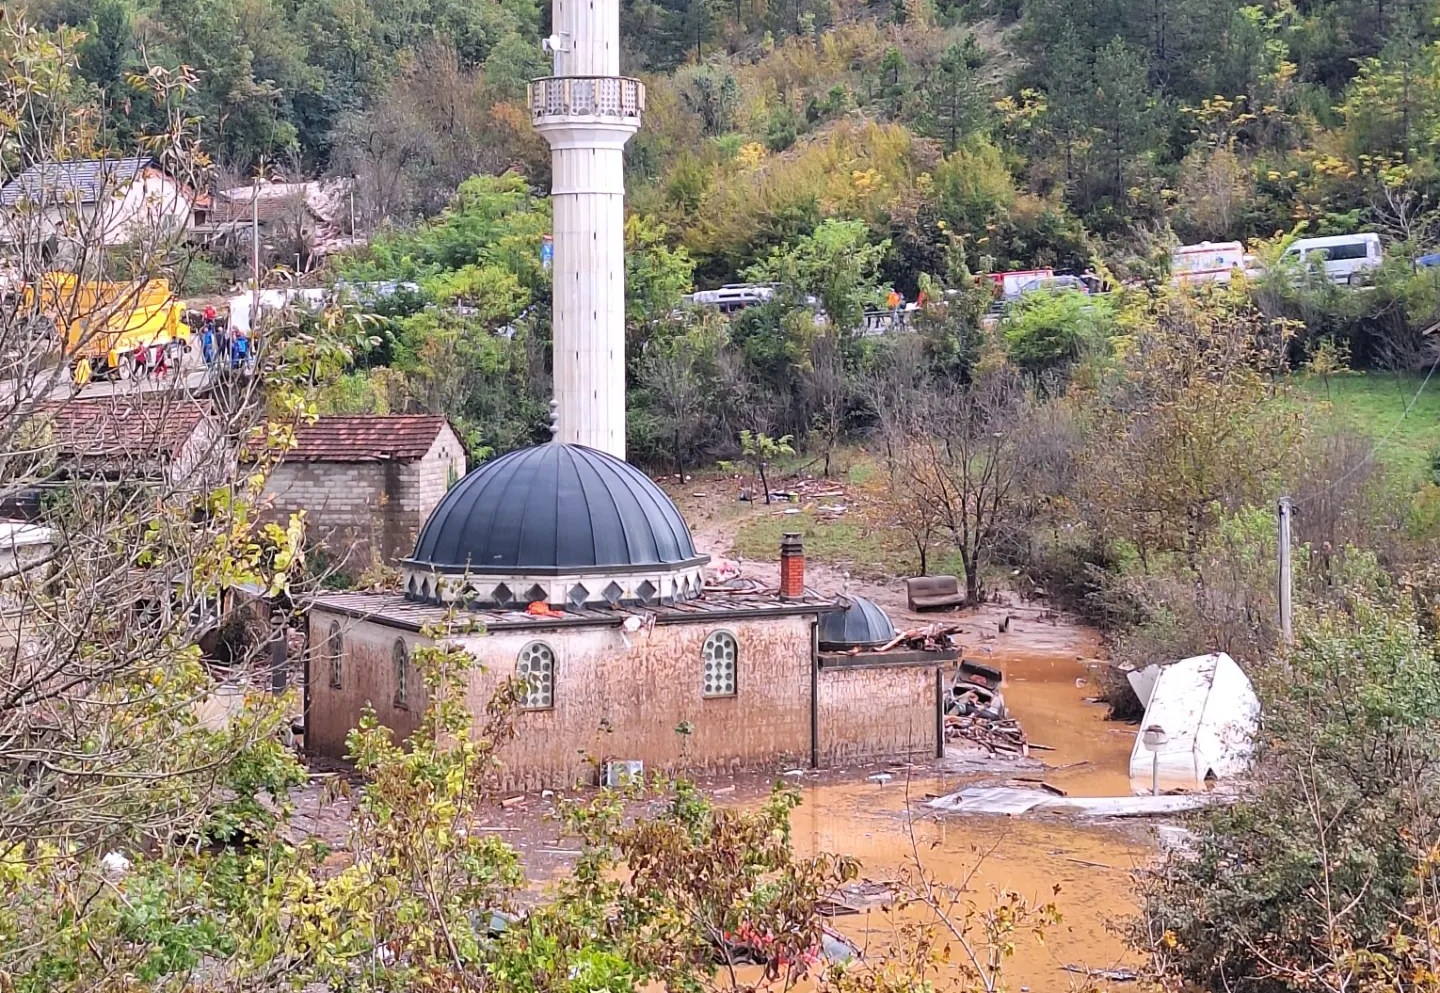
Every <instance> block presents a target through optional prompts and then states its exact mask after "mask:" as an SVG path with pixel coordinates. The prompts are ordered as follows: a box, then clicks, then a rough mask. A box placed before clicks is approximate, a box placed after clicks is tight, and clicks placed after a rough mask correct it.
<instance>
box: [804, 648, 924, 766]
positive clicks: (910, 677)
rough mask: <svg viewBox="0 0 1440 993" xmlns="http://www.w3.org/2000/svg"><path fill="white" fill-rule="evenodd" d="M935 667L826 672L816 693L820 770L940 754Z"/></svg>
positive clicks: (863, 667) (883, 666) (859, 667)
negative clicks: (883, 759) (859, 763)
mask: <svg viewBox="0 0 1440 993" xmlns="http://www.w3.org/2000/svg"><path fill="white" fill-rule="evenodd" d="M935 673H936V667H935V666H934V665H933V664H921V665H889V664H885V663H880V664H870V665H864V664H862V665H854V666H846V667H843V668H828V667H827V668H824V669H822V670H821V672H820V678H819V687H818V689H819V692H818V694H817V702H818V707H817V713H818V715H819V729H818V731H819V746H820V747H819V756H818V757H819V761H820V765H821V766H830V765H841V764H844V763H846V762H857V761H861V760H865V759H875V758H892V757H901V756H913V757H917V758H921V757H925V758H934V757H935V753H936V747H937V746H936V733H937V729H936V716H935V715H936V710H937V707H938V703H937V701H936V696H935V685H936V683H935V678H936V677H935Z"/></svg>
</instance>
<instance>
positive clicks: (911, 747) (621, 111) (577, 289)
mask: <svg viewBox="0 0 1440 993" xmlns="http://www.w3.org/2000/svg"><path fill="white" fill-rule="evenodd" d="M553 24H554V26H555V32H556V33H555V34H553V35H551V36H550V38H548V39H546V47H547V49H549V50H551V51H552V52H553V53H554V64H555V69H554V71H555V75H553V76H549V77H545V78H542V79H537V80H535V81H534V82H533V83H532V84H531V91H530V102H531V109H532V113H533V116H534V121H535V126H536V128H537V130H539V131H540V132H541V133H542V134H543V135H544V136H545V137H546V139H547V141H548V142H549V143H550V146H551V155H552V164H553V177H554V178H553V185H552V191H551V195H552V201H553V208H554V260H553V268H552V272H553V276H554V287H555V289H554V293H555V300H554V339H555V345H554V356H555V358H554V363H555V368H554V380H555V400H556V437H555V440H554V441H552V442H550V443H548V444H545V445H539V446H536V447H533V448H528V449H522V450H520V451H516V452H511V453H510V454H508V455H505V456H503V457H501V458H498V459H495V460H493V461H490V462H487V463H485V464H484V465H482V466H480V467H479V468H477V469H475V470H474V471H472V472H471V473H469V474H468V475H467V476H465V477H464V478H463V479H461V480H460V481H459V482H457V483H456V484H455V485H454V486H453V487H452V488H451V489H450V490H449V492H448V493H447V494H446V495H445V497H444V498H443V499H442V500H441V501H440V503H439V505H438V506H437V507H436V508H435V510H434V511H433V513H432V514H431V515H430V517H429V519H428V520H427V521H426V522H425V524H424V526H423V527H422V528H421V530H420V534H419V538H418V540H417V541H416V544H415V551H414V553H413V555H411V557H410V558H408V559H406V560H404V562H403V568H404V576H405V579H404V589H403V592H399V593H343V594H333V595H328V596H322V597H319V598H317V599H316V600H315V601H314V602H313V604H312V606H311V610H310V613H309V624H310V645H311V651H310V653H309V672H308V676H307V680H306V702H305V711H306V712H305V726H306V731H307V740H308V744H309V745H310V747H311V748H312V749H313V750H315V751H317V752H318V753H320V754H324V755H330V756H334V757H343V755H344V752H345V737H346V734H347V732H348V731H349V730H350V728H352V727H354V726H355V725H356V723H357V722H358V719H359V717H360V714H361V712H362V711H363V709H364V708H365V707H367V706H369V707H373V708H374V709H375V711H376V713H377V715H378V718H379V720H380V721H381V723H383V724H385V725H386V726H387V727H390V728H391V729H392V730H394V731H395V733H396V734H397V735H401V736H403V735H405V734H408V733H409V732H410V731H412V730H413V729H414V728H415V727H416V726H417V724H418V721H419V718H420V714H421V712H422V711H423V710H424V707H425V687H424V685H423V684H422V682H421V681H420V679H419V678H418V676H417V674H416V671H415V667H414V664H413V662H412V658H411V657H412V653H413V652H414V650H415V648H416V646H417V645H423V644H426V643H429V642H431V641H432V639H434V638H443V640H444V641H445V642H446V643H447V644H452V645H456V646H458V647H461V648H464V649H465V650H467V651H468V652H470V654H471V655H473V656H474V657H475V658H476V659H477V660H478V661H479V663H480V664H479V665H478V666H477V667H476V668H475V669H474V670H472V672H471V674H470V677H469V681H468V685H467V689H466V703H467V704H468V706H469V707H470V709H471V711H472V713H474V714H476V715H477V720H479V721H483V720H484V719H485V715H486V713H487V709H488V707H489V704H490V701H491V699H492V698H493V696H494V694H495V691H496V689H497V687H498V685H499V684H500V682H501V681H502V680H507V679H512V678H517V677H518V679H519V680H520V681H521V684H522V686H523V692H522V694H521V700H520V709H519V713H518V714H517V716H516V727H515V735H514V737H513V738H512V739H511V740H510V741H508V742H506V744H505V745H504V746H503V747H502V749H501V753H500V755H501V759H502V762H503V764H504V769H505V771H504V778H505V781H506V785H507V786H508V787H509V788H515V789H538V788H542V787H568V786H572V785H574V784H577V783H585V782H595V781H596V779H597V777H598V776H599V775H601V774H602V770H603V768H604V767H605V766H606V764H607V763H610V762H619V761H625V762H630V761H639V762H642V763H644V764H645V766H646V767H648V768H659V769H667V770H675V771H678V770H682V769H683V770H688V771H692V772H695V771H706V770H728V769H739V768H744V767H765V768H772V767H774V766H775V765H776V764H777V763H783V764H785V765H787V766H790V765H808V766H812V767H813V766H825V765H832V764H837V763H845V762H854V761H863V760H870V759H878V758H886V757H902V756H934V755H937V754H940V753H941V752H942V751H943V740H944V737H943V723H942V714H941V709H940V708H941V697H942V693H943V689H944V687H943V682H942V681H943V670H944V668H945V664H946V663H948V662H953V660H954V654H953V653H944V652H895V651H890V652H880V651H876V650H875V649H876V648H877V647H879V646H884V645H885V644H886V643H887V642H889V641H890V640H891V639H892V638H893V636H894V630H893V628H892V627H891V625H890V622H889V619H888V618H886V617H885V615H884V613H883V612H882V611H880V610H879V609H878V608H876V607H875V606H874V605H873V604H871V603H869V602H868V601H864V600H861V599H859V598H853V597H851V598H844V597H841V598H835V597H827V596H823V595H819V594H817V593H815V592H813V591H811V590H809V589H807V588H806V585H805V559H804V549H803V548H802V547H801V543H800V540H799V538H798V536H795V535H787V536H786V539H785V541H784V542H783V543H782V545H781V547H780V548H779V549H778V550H777V551H778V554H779V556H780V563H781V581H780V586H779V588H778V589H777V590H769V591H763V592H756V591H754V590H740V589H732V588H727V587H726V586H724V585H716V584H712V583H709V582H707V577H706V566H707V563H708V557H707V556H704V555H700V554H697V552H696V549H695V545H694V541H693V539H692V536H691V533H690V529H689V527H688V526H687V525H686V523H685V520H684V518H683V517H682V516H681V514H680V511H679V509H678V508H677V507H676V506H675V504H674V502H673V501H671V499H670V498H669V497H668V496H667V495H666V494H665V493H664V491H663V490H661V489H660V488H659V487H658V486H656V485H655V483H654V482H653V481H651V480H650V479H649V478H648V477H647V476H646V475H645V474H644V473H642V472H640V471H639V470H638V469H636V468H634V467H633V466H631V465H630V464H629V463H627V462H626V461H625V448H624V446H625V371H624V354H625V347H624V346H625V341H624V299H625V293H624V255H623V251H624V243H623V223H624V175H623V163H622V154H623V149H624V146H625V143H626V141H627V140H628V139H629V137H630V135H632V134H634V133H635V131H636V130H637V129H638V128H639V126H640V115H641V113H642V111H643V109H644V102H645V91H644V87H643V85H642V84H641V83H640V82H639V81H638V80H634V79H628V78H625V77H622V76H620V75H619V55H618V53H619V0H584V2H581V0H554V7H553Z"/></svg>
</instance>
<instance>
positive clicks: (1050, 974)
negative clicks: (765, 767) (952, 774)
mask: <svg viewBox="0 0 1440 993" xmlns="http://www.w3.org/2000/svg"><path fill="white" fill-rule="evenodd" d="M930 785H932V784H927V783H911V784H910V789H911V790H912V792H913V791H917V790H918V791H919V795H923V793H924V792H926V791H927V788H928V787H929V786H930ZM905 788H906V787H905V785H903V784H900V783H899V781H898V780H897V781H896V782H895V783H890V784H886V785H884V786H876V785H873V784H862V785H849V784H847V785H842V786H816V787H813V788H811V789H809V790H807V791H806V802H805V804H804V805H803V806H802V807H800V808H799V809H798V810H797V811H796V812H795V814H794V817H793V821H792V824H793V828H794V837H795V847H796V850H797V853H799V854H810V853H813V852H820V851H830V852H845V853H847V854H850V855H854V856H856V857H857V858H859V859H860V860H861V862H862V864H863V866H864V868H863V869H862V875H863V877H864V878H866V879H868V880H872V881H874V882H877V883H879V882H893V881H899V880H902V879H906V878H911V877H912V876H913V873H914V870H915V866H916V865H917V864H918V865H920V866H922V867H923V870H924V872H925V873H926V874H927V875H930V876H932V877H933V878H934V880H935V881H936V882H937V883H941V884H947V885H950V886H965V887H966V888H967V890H968V894H967V898H968V899H971V900H973V901H974V902H975V903H976V904H977V905H978V906H984V905H986V904H987V903H989V902H991V901H992V900H993V899H994V896H995V894H996V893H997V892H998V891H1001V890H1007V891H1014V892H1017V893H1019V894H1020V895H1021V896H1022V897H1024V898H1026V899H1027V900H1032V901H1035V902H1037V903H1045V902H1049V901H1053V902H1054V903H1055V905H1056V907H1057V908H1058V909H1059V911H1060V914H1061V920H1060V923H1059V924H1058V925H1056V926H1054V927H1052V928H1051V929H1050V930H1049V932H1048V933H1047V934H1046V939H1045V942H1044V944H1040V943H1038V942H1035V941H1032V940H1029V939H1028V938H1023V937H1022V938H1021V939H1020V941H1019V945H1018V947H1017V950H1016V954H1015V957H1014V958H1013V959H1012V960H1010V963H1009V964H1008V965H1007V967H1006V969H1005V975H1006V977H1007V978H1008V980H1009V982H1008V986H1009V988H1010V989H1012V990H1016V989H1019V988H1020V987H1021V986H1029V987H1030V988H1031V989H1032V990H1035V991H1037V993H1038V991H1041V990H1058V989H1069V988H1071V987H1072V986H1073V987H1076V988H1078V987H1080V986H1081V985H1082V983H1081V982H1080V980H1081V978H1082V977H1080V976H1077V975H1074V974H1071V973H1067V972H1064V971H1062V970H1063V967H1064V966H1065V965H1069V964H1073V965H1084V966H1087V967H1089V968H1092V969H1101V968H1113V967H1115V966H1117V965H1125V964H1133V956H1130V955H1129V954H1127V950H1126V949H1125V947H1124V944H1123V942H1122V941H1121V940H1120V938H1119V937H1118V936H1116V934H1115V933H1114V932H1113V931H1112V930H1111V929H1110V928H1109V927H1107V925H1108V924H1111V923H1113V922H1114V921H1116V920H1117V919H1118V918H1120V917H1123V916H1125V915H1127V914H1129V913H1131V912H1132V911H1133V910H1134V901H1133V898H1132V897H1131V895H1130V890H1129V881H1128V873H1129V872H1130V870H1131V869H1132V868H1134V867H1135V866H1136V865H1138V864H1140V863H1142V862H1143V861H1144V860H1145V859H1147V858H1148V857H1150V854H1151V852H1152V850H1153V849H1152V847H1151V845H1150V843H1149V841H1148V839H1147V838H1146V835H1145V834H1144V833H1143V831H1142V832H1136V831H1135V830H1134V829H1131V828H1115V827H1079V826H1076V825H1074V824H1071V823H1069V822H1064V821H1056V820H1039V819H1024V818H1004V817H956V816H954V815H949V816H946V817H942V818H936V817H931V816H927V815H925V814H923V813H920V812H919V811H917V812H916V815H915V816H914V817H912V818H907V817H905V816H904V814H903V813H902V811H903V809H904V806H905V800H904V791H905ZM1057 886H1058V887H1059V891H1058V892H1057V891H1056V889H1055V887H1057ZM905 913H909V911H899V910H894V909H889V908H886V907H884V906H882V905H876V906H874V907H871V908H869V909H867V910H864V911H862V912H861V913H859V914H855V915H850V916H844V917H837V918H835V919H834V921H833V924H834V926H835V927H836V929H837V930H839V931H841V932H843V933H845V934H846V935H848V936H849V937H851V938H852V939H854V940H855V941H856V943H857V944H859V945H860V946H861V947H862V948H865V947H870V948H876V947H883V946H884V945H885V944H886V942H887V941H888V940H889V939H890V938H891V936H893V934H894V933H895V926H896V924H897V923H898V922H899V918H901V917H903V915H904V914H905ZM915 913H919V912H918V911H916V912H915Z"/></svg>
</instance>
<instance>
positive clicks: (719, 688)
mask: <svg viewBox="0 0 1440 993" xmlns="http://www.w3.org/2000/svg"><path fill="white" fill-rule="evenodd" d="M739 658H740V646H739V645H738V644H737V643H736V641H735V636H734V635H733V634H731V633H730V632H729V631H716V632H714V633H713V634H711V635H710V637H708V638H706V639H705V644H703V645H701V646H700V661H701V662H702V663H704V665H705V683H704V686H705V695H706V696H734V695H735V686H736V679H735V670H736V666H737V663H738V661H739Z"/></svg>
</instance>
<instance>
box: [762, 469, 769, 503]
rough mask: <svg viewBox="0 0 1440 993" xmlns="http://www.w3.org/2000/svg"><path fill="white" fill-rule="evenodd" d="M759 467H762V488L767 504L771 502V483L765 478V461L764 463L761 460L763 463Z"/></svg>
mask: <svg viewBox="0 0 1440 993" xmlns="http://www.w3.org/2000/svg"><path fill="white" fill-rule="evenodd" d="M759 469H760V488H761V489H762V490H764V491H765V502H766V504H769V502H770V483H769V482H768V481H767V480H766V479H765V463H764V462H761V463H760V464H759Z"/></svg>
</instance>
